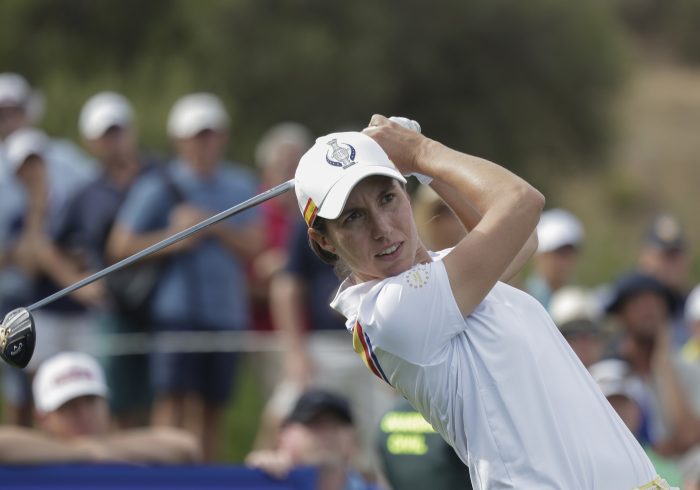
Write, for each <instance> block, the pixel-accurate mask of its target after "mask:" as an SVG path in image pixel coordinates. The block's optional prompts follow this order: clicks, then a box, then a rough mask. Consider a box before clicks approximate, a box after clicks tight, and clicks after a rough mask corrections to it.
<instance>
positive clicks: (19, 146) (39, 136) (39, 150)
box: [5, 127, 49, 174]
mask: <svg viewBox="0 0 700 490" xmlns="http://www.w3.org/2000/svg"><path fill="white" fill-rule="evenodd" d="M48 144H49V139H48V137H47V136H46V134H45V133H44V132H43V131H41V130H39V129H36V128H28V127H25V128H20V129H17V130H16V131H13V132H12V133H10V135H9V136H8V137H7V138H6V139H5V157H6V160H7V162H8V163H9V171H10V172H11V173H13V174H14V173H15V172H17V170H19V168H20V167H21V166H22V164H23V163H24V161H25V160H26V159H27V158H29V157H30V156H31V155H38V156H40V157H42V158H43V157H44V152H45V151H46V147H47V146H48Z"/></svg>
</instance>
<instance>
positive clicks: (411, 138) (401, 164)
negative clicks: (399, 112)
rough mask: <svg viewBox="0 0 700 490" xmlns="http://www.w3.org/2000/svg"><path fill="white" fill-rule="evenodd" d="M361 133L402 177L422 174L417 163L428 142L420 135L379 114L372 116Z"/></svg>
mask: <svg viewBox="0 0 700 490" xmlns="http://www.w3.org/2000/svg"><path fill="white" fill-rule="evenodd" d="M362 132H363V133H364V134H366V135H368V136H370V137H371V138H372V139H374V140H375V141H376V142H377V143H379V145H380V146H381V147H382V149H383V150H384V151H385V152H386V154H387V155H389V158H390V159H391V161H392V162H394V165H396V168H398V169H399V172H401V174H402V175H409V174H412V173H416V172H417V173H423V172H422V171H421V169H419V168H418V162H419V161H420V158H421V155H422V153H423V152H424V148H425V146H426V145H427V143H428V142H429V141H430V140H429V139H428V138H426V137H425V136H423V135H422V134H421V133H418V132H416V131H413V130H411V129H407V128H405V127H403V126H402V125H400V124H398V123H395V122H393V121H390V120H389V119H388V118H386V117H384V116H382V115H379V114H375V115H374V116H372V118H371V119H370V122H369V126H368V127H366V128H365V129H363V130H362Z"/></svg>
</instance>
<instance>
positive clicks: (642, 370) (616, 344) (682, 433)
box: [607, 272, 700, 456]
mask: <svg viewBox="0 0 700 490" xmlns="http://www.w3.org/2000/svg"><path fill="white" fill-rule="evenodd" d="M673 301H674V297H673V295H672V294H671V292H670V291H669V290H668V288H666V287H665V286H664V285H663V284H662V283H660V282H659V281H657V280H656V279H654V278H653V277H651V276H648V275H645V274H642V273H639V272H632V273H629V274H625V275H623V276H622V277H620V279H618V281H617V282H616V284H615V287H614V291H613V294H612V296H611V298H610V301H609V303H608V305H607V311H608V312H609V313H610V314H611V315H613V319H614V321H615V323H616V325H617V326H618V328H619V335H618V336H617V337H616V338H614V339H613V343H612V354H613V355H614V356H616V357H619V358H621V359H623V360H625V361H627V362H628V363H629V366H630V372H631V374H632V375H633V376H635V377H636V378H638V379H640V380H641V381H642V383H643V385H644V386H645V388H646V396H645V397H644V398H643V399H642V400H641V403H642V411H643V413H644V415H645V423H646V426H645V427H644V428H643V432H642V436H643V437H642V439H641V442H642V443H650V444H651V446H652V447H653V448H654V450H655V451H657V452H658V453H659V454H661V455H663V456H678V455H680V454H683V452H685V451H686V450H687V449H688V448H690V447H691V446H692V445H694V444H697V443H698V442H700V396H699V395H700V390H698V386H700V377H699V372H698V370H697V369H695V368H693V366H690V365H688V364H687V363H684V362H681V361H680V360H679V359H678V357H677V356H676V355H675V353H674V350H673V347H672V343H671V324H670V312H671V310H672V306H673V304H674V303H673Z"/></svg>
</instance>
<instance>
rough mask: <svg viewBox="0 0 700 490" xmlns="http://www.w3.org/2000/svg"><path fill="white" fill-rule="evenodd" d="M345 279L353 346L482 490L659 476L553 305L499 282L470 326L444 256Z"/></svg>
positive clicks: (622, 486) (343, 303)
mask: <svg viewBox="0 0 700 490" xmlns="http://www.w3.org/2000/svg"><path fill="white" fill-rule="evenodd" d="M448 252H449V250H445V251H443V252H441V253H438V254H434V253H431V255H432V257H433V262H431V263H429V264H420V265H417V266H415V267H413V268H412V269H410V270H408V271H406V272H404V273H403V274H401V275H398V276H394V277H390V278H387V279H384V280H382V281H369V282H365V283H362V284H357V285H354V284H351V283H349V282H348V281H346V282H345V283H343V285H342V286H341V288H340V291H339V292H338V295H337V296H336V298H335V299H334V300H333V302H332V304H331V306H332V307H333V308H335V309H336V310H338V311H340V312H341V313H342V314H343V315H345V317H346V318H347V327H348V329H350V330H351V331H352V332H353V343H354V344H355V347H356V350H358V351H359V352H360V354H361V356H362V357H363V358H364V360H365V362H366V364H367V365H368V367H369V368H370V370H372V371H373V372H374V373H375V374H376V375H377V376H379V377H380V378H382V379H384V380H385V381H387V382H388V383H390V384H391V385H392V386H393V387H394V388H396V389H397V390H398V391H399V392H400V393H401V394H403V395H404V396H405V397H406V398H407V399H408V400H409V402H411V404H412V405H413V406H414V407H415V408H416V409H417V410H418V411H419V412H420V413H421V414H422V415H423V416H424V417H425V419H426V420H428V421H429V422H430V423H431V424H432V426H433V427H434V428H435V430H437V431H438V432H439V433H440V434H441V435H442V436H443V437H444V438H445V440H446V441H447V442H448V443H449V444H451V445H452V446H453V447H454V448H455V450H456V451H457V453H458V454H459V456H460V458H461V459H462V461H464V462H465V464H467V465H468V466H469V471H470V474H471V479H472V484H473V486H474V488H478V489H505V488H516V489H537V490H544V489H557V490H562V489H566V490H577V489H580V490H592V489H595V490H608V489H609V490H626V489H629V490H631V489H633V488H635V487H637V486H641V485H643V484H645V483H647V482H649V481H650V480H652V479H653V478H654V477H655V475H656V472H655V470H654V468H653V466H652V464H651V462H650V461H649V459H648V458H647V456H646V455H645V453H644V451H643V450H642V448H641V447H640V445H639V444H638V443H637V441H636V440H635V438H634V436H633V435H632V434H631V433H630V432H629V430H628V429H627V427H626V426H625V425H624V423H623V422H622V421H621V419H620V418H619V417H618V416H617V414H616V413H615V411H614V410H613V409H612V407H611V406H610V404H609V403H608V402H607V400H606V399H605V397H604V396H603V394H602V393H601V391H600V389H599V388H598V386H597V385H596V383H595V382H594V381H593V379H592V378H591V377H590V375H589V374H588V371H587V370H586V369H585V367H584V366H583V365H582V364H581V362H580V361H579V360H578V358H577V357H576V355H575V354H574V352H573V351H572V350H571V349H570V347H569V345H568V344H567V343H566V341H565V340H564V338H563V337H562V336H561V334H560V333H559V331H558V329H557V328H556V326H555V325H554V323H553V322H552V320H551V318H550V317H549V315H548V314H547V312H546V311H545V309H544V308H543V307H542V306H541V305H540V304H539V302H537V300H535V299H534V298H532V297H531V296H529V295H528V294H526V293H524V292H523V291H520V290H519V289H516V288H513V287H511V286H508V285H507V284H504V283H498V284H496V286H494V288H493V289H492V290H491V292H490V293H489V294H488V295H487V296H486V298H485V299H484V300H483V301H482V302H481V304H479V306H478V307H477V308H476V309H475V310H474V311H473V312H472V313H471V314H469V315H468V316H467V317H466V318H464V317H463V316H462V314H461V312H460V311H459V308H458V306H457V304H456V302H455V299H454V296H453V294H452V290H451V288H450V283H449V279H448V277H447V271H446V270H445V266H444V264H443V262H442V258H443V257H444V256H445V255H446V254H447V253H448Z"/></svg>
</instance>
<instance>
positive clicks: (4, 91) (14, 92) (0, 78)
mask: <svg viewBox="0 0 700 490" xmlns="http://www.w3.org/2000/svg"><path fill="white" fill-rule="evenodd" d="M31 95H32V89H31V87H30V86H29V84H28V83H27V81H26V80H25V79H24V77H23V76H22V75H18V74H17V73H0V107H16V106H20V107H21V106H24V105H25V104H27V102H28V101H29V99H30V98H31Z"/></svg>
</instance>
